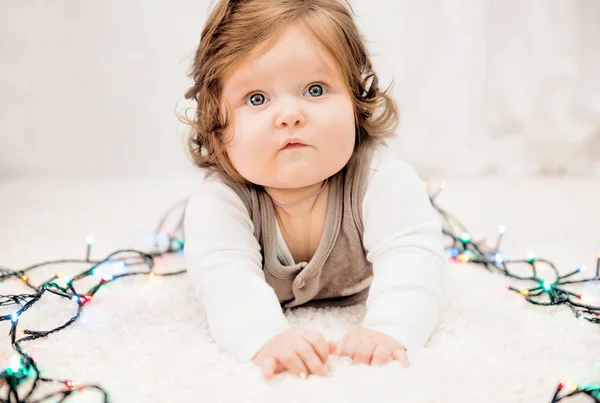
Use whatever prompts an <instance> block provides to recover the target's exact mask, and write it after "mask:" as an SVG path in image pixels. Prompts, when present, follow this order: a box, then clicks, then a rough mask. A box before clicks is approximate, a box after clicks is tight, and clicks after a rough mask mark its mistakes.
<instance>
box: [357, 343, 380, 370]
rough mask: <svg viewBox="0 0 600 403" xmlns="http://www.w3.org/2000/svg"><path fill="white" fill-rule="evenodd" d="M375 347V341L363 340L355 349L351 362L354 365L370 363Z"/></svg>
mask: <svg viewBox="0 0 600 403" xmlns="http://www.w3.org/2000/svg"><path fill="white" fill-rule="evenodd" d="M377 345H378V342H377V340H376V339H367V340H363V342H362V343H361V344H360V345H359V346H358V347H357V348H356V353H355V354H354V360H353V361H354V363H355V364H367V365H368V364H369V363H370V362H371V358H372V357H373V351H375V348H376V347H377Z"/></svg>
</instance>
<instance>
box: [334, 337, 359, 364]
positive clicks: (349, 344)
mask: <svg viewBox="0 0 600 403" xmlns="http://www.w3.org/2000/svg"><path fill="white" fill-rule="evenodd" d="M355 335H356V333H355ZM362 341H363V340H362V338H361V337H357V336H354V337H348V338H346V341H345V342H344V343H343V344H341V345H340V346H339V347H338V355H341V356H346V357H350V358H354V353H355V352H356V348H357V347H358V346H359V344H360V343H361V342H362Z"/></svg>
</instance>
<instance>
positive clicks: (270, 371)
mask: <svg viewBox="0 0 600 403" xmlns="http://www.w3.org/2000/svg"><path fill="white" fill-rule="evenodd" d="M275 366H276V360H275V357H270V358H267V359H266V360H265V362H264V363H263V367H262V369H263V375H264V377H265V378H266V379H271V378H272V377H273V376H274V375H275Z"/></svg>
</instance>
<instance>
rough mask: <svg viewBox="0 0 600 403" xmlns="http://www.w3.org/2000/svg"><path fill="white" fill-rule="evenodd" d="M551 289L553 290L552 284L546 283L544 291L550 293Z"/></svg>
mask: <svg viewBox="0 0 600 403" xmlns="http://www.w3.org/2000/svg"><path fill="white" fill-rule="evenodd" d="M551 288H552V284H550V282H548V281H544V290H545V291H550V289H551Z"/></svg>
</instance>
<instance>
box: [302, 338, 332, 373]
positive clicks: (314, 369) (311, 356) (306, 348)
mask: <svg viewBox="0 0 600 403" xmlns="http://www.w3.org/2000/svg"><path fill="white" fill-rule="evenodd" d="M296 351H297V353H298V355H299V356H300V358H302V361H304V365H306V367H307V368H308V372H307V373H306V375H309V374H315V375H320V376H327V371H325V366H324V365H323V362H322V361H321V357H319V354H317V352H316V351H315V350H314V348H313V346H312V345H311V344H310V343H309V342H307V341H306V340H304V339H302V340H301V342H300V343H298V345H296Z"/></svg>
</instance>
